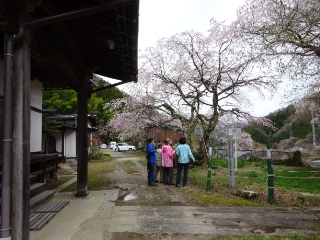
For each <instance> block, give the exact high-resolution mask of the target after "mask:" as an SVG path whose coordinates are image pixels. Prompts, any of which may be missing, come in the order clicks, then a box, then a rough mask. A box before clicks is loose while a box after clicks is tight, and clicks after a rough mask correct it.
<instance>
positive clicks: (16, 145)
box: [11, 19, 31, 240]
mask: <svg viewBox="0 0 320 240" xmlns="http://www.w3.org/2000/svg"><path fill="white" fill-rule="evenodd" d="M21 20H22V19H21ZM30 40H31V35H30V30H27V33H26V37H25V39H24V41H23V42H21V43H19V44H16V48H15V58H14V65H15V68H14V72H13V146H12V151H13V164H12V221H11V222H12V235H11V236H12V239H19V240H20V239H21V240H28V239H29V212H30V210H29V202H30V68H31V64H30V62H31V51H30Z"/></svg>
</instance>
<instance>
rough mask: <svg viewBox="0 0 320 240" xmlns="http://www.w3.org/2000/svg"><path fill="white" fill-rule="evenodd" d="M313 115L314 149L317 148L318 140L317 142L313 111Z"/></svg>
mask: <svg viewBox="0 0 320 240" xmlns="http://www.w3.org/2000/svg"><path fill="white" fill-rule="evenodd" d="M311 114H312V132H313V134H312V135H313V148H316V147H317V140H316V128H315V126H314V117H313V111H311Z"/></svg>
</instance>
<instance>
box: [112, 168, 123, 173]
mask: <svg viewBox="0 0 320 240" xmlns="http://www.w3.org/2000/svg"><path fill="white" fill-rule="evenodd" d="M113 171H114V172H117V173H122V172H124V170H123V169H115V170H113Z"/></svg>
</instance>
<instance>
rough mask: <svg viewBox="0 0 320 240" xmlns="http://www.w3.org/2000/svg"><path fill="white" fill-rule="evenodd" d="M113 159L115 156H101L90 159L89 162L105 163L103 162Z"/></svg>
mask: <svg viewBox="0 0 320 240" xmlns="http://www.w3.org/2000/svg"><path fill="white" fill-rule="evenodd" d="M114 159H116V158H115V157H111V156H103V157H101V158H99V159H90V160H89V163H105V162H112V161H113V160H114Z"/></svg>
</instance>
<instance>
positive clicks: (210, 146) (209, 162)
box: [207, 141, 212, 192]
mask: <svg viewBox="0 0 320 240" xmlns="http://www.w3.org/2000/svg"><path fill="white" fill-rule="evenodd" d="M208 158H209V159H208V176H207V191H208V192H210V190H211V159H212V142H211V141H210V142H209V156H208Z"/></svg>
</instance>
